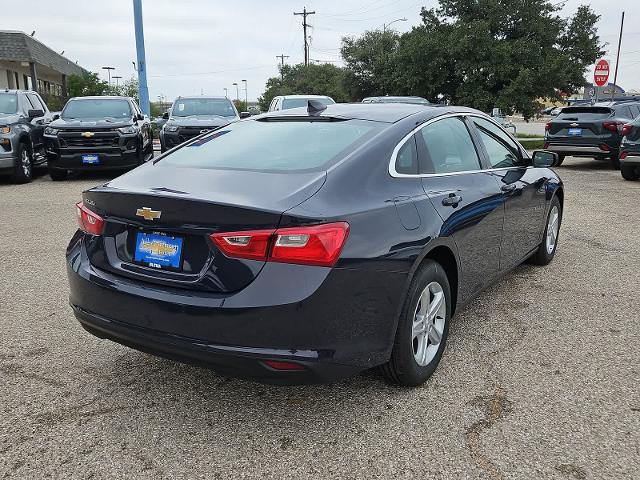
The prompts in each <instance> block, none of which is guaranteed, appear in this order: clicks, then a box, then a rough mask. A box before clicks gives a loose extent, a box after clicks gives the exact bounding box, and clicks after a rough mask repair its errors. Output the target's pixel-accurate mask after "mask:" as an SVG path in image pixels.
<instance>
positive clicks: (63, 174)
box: [49, 167, 69, 182]
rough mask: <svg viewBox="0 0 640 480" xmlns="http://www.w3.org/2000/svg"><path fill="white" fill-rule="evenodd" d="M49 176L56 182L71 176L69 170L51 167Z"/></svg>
mask: <svg viewBox="0 0 640 480" xmlns="http://www.w3.org/2000/svg"><path fill="white" fill-rule="evenodd" d="M49 176H50V177H51V180H53V181H54V182H60V181H62V180H66V179H67V178H69V171H68V170H61V169H59V168H51V167H49Z"/></svg>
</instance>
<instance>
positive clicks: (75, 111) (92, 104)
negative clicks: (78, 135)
mask: <svg viewBox="0 0 640 480" xmlns="http://www.w3.org/2000/svg"><path fill="white" fill-rule="evenodd" d="M131 115H133V113H132V112H131V108H130V106H129V102H128V101H127V100H123V99H83V100H69V102H67V104H66V105H65V107H64V109H63V110H62V114H61V115H60V116H61V117H62V118H65V119H74V118H78V119H87V118H129V117H131Z"/></svg>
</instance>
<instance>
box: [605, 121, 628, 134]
mask: <svg viewBox="0 0 640 480" xmlns="http://www.w3.org/2000/svg"><path fill="white" fill-rule="evenodd" d="M622 123H623V122H602V127H603V128H605V129H606V130H609V131H611V132H615V133H618V126H620V125H622Z"/></svg>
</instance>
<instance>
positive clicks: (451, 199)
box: [442, 193, 462, 207]
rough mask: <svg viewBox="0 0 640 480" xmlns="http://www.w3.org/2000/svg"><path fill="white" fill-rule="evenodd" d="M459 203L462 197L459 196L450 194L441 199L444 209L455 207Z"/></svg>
mask: <svg viewBox="0 0 640 480" xmlns="http://www.w3.org/2000/svg"><path fill="white" fill-rule="evenodd" d="M461 201H462V197H461V196H460V195H456V194H455V193H450V194H449V196H448V197H444V198H443V199H442V205H444V206H445V207H457V206H458V204H459V203H460V202H461Z"/></svg>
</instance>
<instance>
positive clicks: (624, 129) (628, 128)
mask: <svg viewBox="0 0 640 480" xmlns="http://www.w3.org/2000/svg"><path fill="white" fill-rule="evenodd" d="M632 128H633V125H630V124H628V123H625V124H624V125H623V126H622V131H621V132H620V135H622V136H623V137H624V136H626V135H629V134H630V133H631V129H632Z"/></svg>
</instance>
